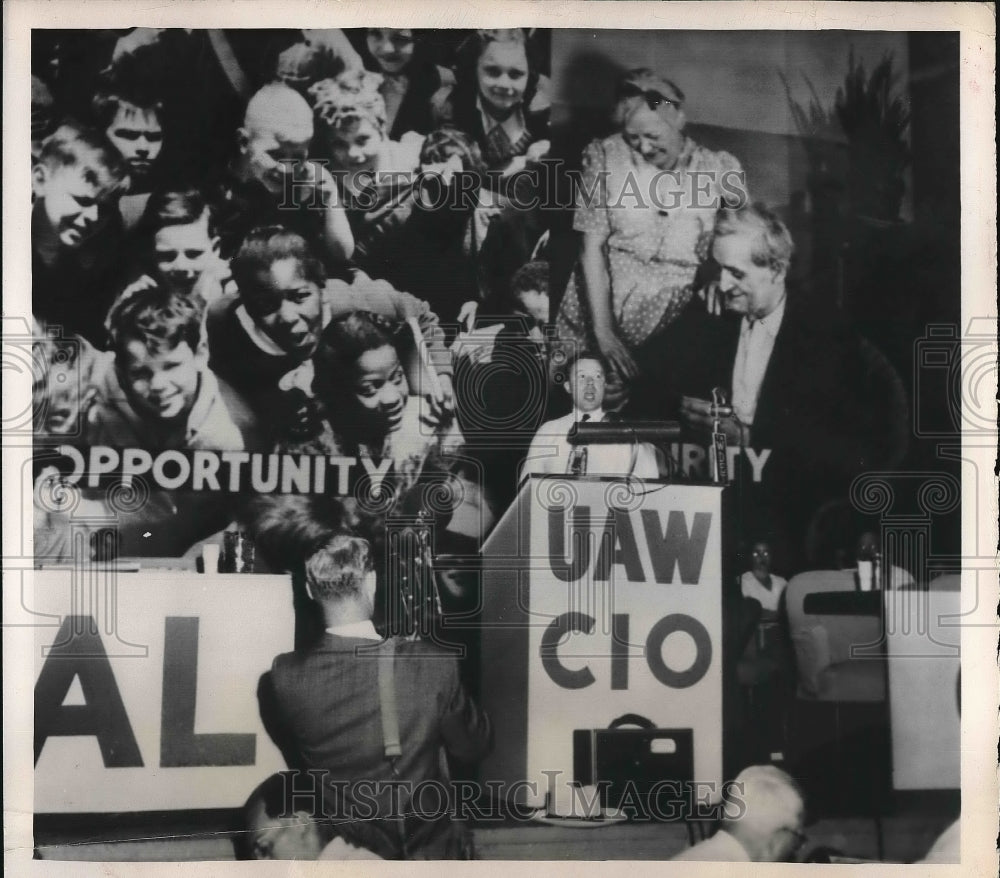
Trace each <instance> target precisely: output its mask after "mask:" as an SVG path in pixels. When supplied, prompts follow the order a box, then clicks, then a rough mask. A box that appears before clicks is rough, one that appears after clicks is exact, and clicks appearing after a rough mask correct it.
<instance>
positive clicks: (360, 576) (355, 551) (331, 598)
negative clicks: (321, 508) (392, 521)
mask: <svg viewBox="0 0 1000 878" xmlns="http://www.w3.org/2000/svg"><path fill="white" fill-rule="evenodd" d="M375 584H376V578H375V571H374V569H373V567H372V557H371V548H370V546H369V545H368V541H367V540H363V539H361V538H360V537H354V536H350V535H348V534H339V535H337V536H334V537H332V538H331V539H330V541H329V542H328V543H327V544H326V545H325V546H323V548H321V549H320V550H319V551H318V552H315V553H314V554H312V555H310V556H309V558H308V559H307V560H306V586H307V587H308V589H309V594H310V595H311V596H312V598H313V600H314V601H316V603H318V604H319V605H320V607H322V609H323V616H324V618H325V619H326V621H327V624H333V623H338V624H342V623H347V622H364V621H367V620H369V619H371V617H372V613H374V612H375Z"/></svg>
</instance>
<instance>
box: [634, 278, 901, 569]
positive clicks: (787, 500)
mask: <svg viewBox="0 0 1000 878" xmlns="http://www.w3.org/2000/svg"><path fill="white" fill-rule="evenodd" d="M800 293H801V291H799V290H796V289H790V290H789V291H788V299H787V302H786V305H785V315H784V318H783V319H782V322H781V327H780V328H779V330H778V335H777V338H776V339H775V342H774V348H773V350H772V352H771V357H770V359H769V360H768V364H767V369H766V370H765V372H764V379H763V381H762V383H761V387H760V394H759V396H758V401H757V409H756V413H755V415H754V422H753V426H752V428H751V431H750V442H749V444H750V446H751V448H752V449H753V450H754V452H755V453H757V454H759V455H762V454H763V453H764V451H765V450H770V452H771V454H770V457H769V458H768V459H767V461H766V462H765V463H764V468H763V471H762V481H761V483H760V484H759V485H757V484H750V483H749V475H750V474H749V472H744V473H743V476H742V477H740V478H741V481H743V482H745V484H744V487H745V488H746V490H745V492H744V496H745V497H746V499H747V500H748V501H750V502H751V504H752V505H751V506H749V507H746V506H745V507H743V508H744V512H743V513H742V514H743V515H744V516H750V515H757V514H759V513H762V514H763V515H764V517H765V519H766V520H767V524H770V525H775V524H776V525H777V527H778V530H779V531H780V532H781V534H782V535H784V536H785V537H786V538H788V539H790V540H792V542H793V543H798V542H800V538H801V537H802V536H803V533H804V528H805V527H806V526H807V525H808V521H809V518H810V517H811V515H812V514H813V513H814V512H815V510H816V508H817V507H818V505H819V504H820V503H821V502H822V501H823V500H825V499H828V498H830V497H833V496H843V495H844V494H845V493H846V491H847V489H848V487H849V485H850V483H851V480H852V479H853V478H854V477H855V476H856V475H857V474H859V473H860V472H862V471H863V470H864V469H866V468H871V467H872V466H873V465H878V464H877V460H876V449H877V447H878V436H877V434H876V432H875V431H876V430H877V427H876V426H875V425H876V424H877V422H878V416H879V414H880V413H881V412H880V407H881V406H882V405H883V401H881V400H873V401H872V402H871V403H870V404H867V403H866V402H865V400H864V398H863V391H864V389H865V385H864V380H863V374H862V361H861V355H860V340H859V338H858V337H857V335H856V334H855V333H853V332H852V331H851V330H850V328H849V327H847V326H845V325H844V324H843V323H842V321H841V320H840V319H839V318H838V317H837V316H836V315H833V314H830V313H826V312H823V313H817V312H816V311H813V310H810V308H809V307H808V303H807V302H806V301H805V298H804V296H802V295H801V294H800ZM741 319H742V318H741V317H740V315H738V314H729V313H727V314H724V315H723V316H722V317H714V316H711V315H709V314H708V313H707V312H706V311H705V307H704V305H703V304H702V303H701V301H700V300H699V299H698V298H697V297H696V298H695V299H694V300H693V301H692V303H691V304H690V305H689V306H688V308H687V309H685V311H684V312H683V313H682V314H681V315H680V317H679V318H678V319H677V320H676V321H674V323H672V324H670V325H669V326H668V327H667V329H666V330H665V331H664V332H663V333H660V334H658V335H657V336H655V337H654V338H653V339H651V340H650V341H649V342H647V343H646V345H644V346H643V348H642V349H641V350H640V351H639V353H638V354H637V357H638V360H639V364H640V368H641V369H642V371H643V372H644V374H645V375H646V376H648V377H647V382H646V384H645V386H643V387H642V388H641V390H640V392H639V394H638V396H639V397H640V398H641V402H640V407H639V408H640V411H641V413H643V414H646V415H650V416H654V417H661V418H662V417H665V416H666V417H671V416H676V413H677V408H678V406H679V402H680V397H681V396H682V395H686V396H694V397H698V398H701V399H711V391H712V388H713V387H721V388H724V389H726V391H727V392H729V394H730V398H731V395H732V377H733V363H734V362H735V359H736V349H737V347H738V345H739V335H740V323H741ZM743 464H745V461H740V460H739V459H738V461H737V466H738V467H740V466H741V465H742V469H743V470H745V471H749V469H750V467H749V466H745V465H743ZM738 477H739V476H738ZM751 510H753V511H751ZM791 550H792V551H793V553H794V552H795V546H794V545H793V546H792V547H791Z"/></svg>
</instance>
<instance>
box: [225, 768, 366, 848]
mask: <svg viewBox="0 0 1000 878" xmlns="http://www.w3.org/2000/svg"><path fill="white" fill-rule="evenodd" d="M315 783H316V779H315V778H314V777H311V776H305V777H302V778H298V779H297V778H296V772H294V771H282V772H279V773H277V774H272V775H271V776H270V777H269V778H267V780H265V781H264V782H263V783H262V784H260V786H258V787H257V788H256V789H255V790H254V791H253V792H252V793H251V794H250V797H249V798H248V799H247V801H246V804H245V805H244V806H243V827H242V831H241V832H239V833H237V835H236V836H235V839H234V847H235V848H236V857H237V859H239V860H316V859H324V860H379V859H381V857H379V856H378V855H377V854H375V853H372V852H371V851H370V850H368V849H367V848H364V847H362V846H360V845H359V844H358V843H357V842H356V841H355V840H354V839H353V837H352V835H351V830H350V827H349V826H347V825H346V824H344V823H342V822H338V821H337V820H336V819H333V818H324V817H322V816H319V817H317V816H315V815H316V814H321V811H322V809H321V805H322V801H321V797H320V796H319V795H318V794H317V795H316V796H315V798H319V799H320V801H317V802H315V803H313V804H314V805H315V808H310V809H306V808H304V807H303V805H306V804H309V803H310V795H309V794H308V793H307V794H303V793H302V792H296V790H297V789H298V790H301V789H307V790H311V789H312V788H313V784H315ZM345 836H346V837H345ZM348 838H351V840H348Z"/></svg>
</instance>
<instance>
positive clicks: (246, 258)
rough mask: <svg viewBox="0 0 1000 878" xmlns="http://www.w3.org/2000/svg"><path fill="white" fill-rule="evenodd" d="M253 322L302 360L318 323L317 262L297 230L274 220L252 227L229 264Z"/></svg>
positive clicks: (320, 312) (322, 277) (322, 276)
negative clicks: (260, 226) (276, 224)
mask: <svg viewBox="0 0 1000 878" xmlns="http://www.w3.org/2000/svg"><path fill="white" fill-rule="evenodd" d="M231 270H232V275H233V280H235V281H236V286H237V287H238V288H239V291H240V299H241V301H242V302H243V306H244V307H245V308H246V312H247V314H249V315H250V318H251V319H252V320H253V322H254V323H255V324H256V325H257V326H258V327H259V328H260V329H261V330H262V331H263V332H264V334H265V335H267V336H268V338H270V339H271V340H272V341H273V342H274V343H275V344H277V345H278V347H280V348H281V349H282V350H283V351H284V352H285V353H286V354H288V355H289V356H291V357H294V358H296V359H298V360H302V361H304V360H306V359H307V358H308V357H310V356H311V355H312V354H313V352H314V351H315V350H316V345H317V343H318V341H319V337H320V331H321V330H322V328H323V303H322V291H323V285H324V284H325V283H326V276H325V273H324V271H323V263H322V262H321V261H320V260H319V259H317V258H316V257H315V256H314V255H313V254H312V252H311V251H310V249H309V245H308V244H307V243H306V240H305V239H304V238H303V237H301V236H300V235H297V234H295V233H294V232H290V231H288V230H287V229H284V228H282V227H280V226H267V227H264V228H259V229H254V230H253V231H252V232H250V234H249V235H247V237H246V240H245V241H244V242H243V246H242V247H240V251H239V253H237V254H236V256H235V257H234V258H233V261H232V265H231Z"/></svg>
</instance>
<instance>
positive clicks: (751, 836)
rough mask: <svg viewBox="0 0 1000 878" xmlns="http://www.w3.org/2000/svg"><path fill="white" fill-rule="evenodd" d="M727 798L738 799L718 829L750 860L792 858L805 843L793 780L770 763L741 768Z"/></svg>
mask: <svg viewBox="0 0 1000 878" xmlns="http://www.w3.org/2000/svg"><path fill="white" fill-rule="evenodd" d="M730 795H731V798H734V799H735V798H738V801H739V802H740V803H741V805H740V806H738V807H737V808H735V809H732V803H730V808H731V810H730V813H734V814H735V816H734V818H733V819H729V818H728V817H727V818H724V819H723V821H722V825H721V827H720V828H721V829H722V830H724V831H725V832H728V833H729V834H730V835H731V836H732V837H733V838H735V839H736V840H737V841H738V842H739V843H740V844H741V845H742V846H743V848H744V849H745V850H746V852H747V854H748V855H749V857H750V860H751V862H755V863H782V862H789V861H791V860H792V859H793V857H794V855H795V853H796V852H797V851H798V850H799V849H800V848H801V847H802V845H803V844H804V843H805V840H806V838H805V835H804V834H803V832H802V829H803V826H804V825H805V800H804V798H803V796H802V791H801V790H800V789H799V786H798V784H797V783H796V782H795V780H794V779H793V778H792V777H791V776H790V775H788V774H786V773H785V772H784V771H782V770H781V769H780V768H777V767H775V766H773V765H751V766H749V767H748V768H744V769H743V771H741V772H740V773H739V774H738V775H737V777H736V780H735V781H734V783H733V788H732V789H731V791H730Z"/></svg>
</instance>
